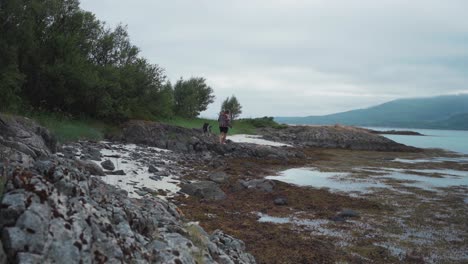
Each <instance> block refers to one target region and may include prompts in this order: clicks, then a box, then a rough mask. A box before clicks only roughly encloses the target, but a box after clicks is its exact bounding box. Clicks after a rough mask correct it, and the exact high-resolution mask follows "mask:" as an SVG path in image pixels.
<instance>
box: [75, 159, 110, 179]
mask: <svg viewBox="0 0 468 264" xmlns="http://www.w3.org/2000/svg"><path fill="white" fill-rule="evenodd" d="M75 162H76V163H77V164H78V165H79V166H80V167H82V168H83V169H84V170H85V171H87V172H88V173H89V174H91V175H95V176H106V174H105V173H104V171H103V170H102V168H101V167H100V166H99V165H97V164H96V163H94V162H92V161H90V160H77V161H75Z"/></svg>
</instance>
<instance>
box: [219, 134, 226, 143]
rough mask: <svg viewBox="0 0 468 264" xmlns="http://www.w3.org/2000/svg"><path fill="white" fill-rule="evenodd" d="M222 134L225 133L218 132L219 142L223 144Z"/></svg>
mask: <svg viewBox="0 0 468 264" xmlns="http://www.w3.org/2000/svg"><path fill="white" fill-rule="evenodd" d="M224 135H225V134H224V133H223V132H221V133H220V134H219V144H223V142H224V139H223V138H224Z"/></svg>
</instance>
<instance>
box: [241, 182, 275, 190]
mask: <svg viewBox="0 0 468 264" xmlns="http://www.w3.org/2000/svg"><path fill="white" fill-rule="evenodd" d="M241 184H242V186H244V188H247V189H256V190H260V191H263V192H269V193H270V192H273V189H274V187H275V182H273V181H272V180H267V179H256V180H250V181H241Z"/></svg>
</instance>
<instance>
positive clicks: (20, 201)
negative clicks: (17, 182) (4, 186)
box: [0, 190, 26, 228]
mask: <svg viewBox="0 0 468 264" xmlns="http://www.w3.org/2000/svg"><path fill="white" fill-rule="evenodd" d="M25 202H26V195H25V193H24V191H20V190H17V191H13V192H8V193H6V194H5V195H4V196H3V199H2V201H1V203H0V205H1V207H2V208H3V209H2V210H0V228H2V227H3V226H11V225H14V224H15V222H16V219H18V217H19V216H20V215H21V214H22V213H23V212H24V210H26V204H25Z"/></svg>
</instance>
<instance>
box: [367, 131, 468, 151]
mask: <svg viewBox="0 0 468 264" xmlns="http://www.w3.org/2000/svg"><path fill="white" fill-rule="evenodd" d="M369 128H370V129H374V130H380V131H381V130H411V131H416V132H419V133H421V134H424V135H426V136H402V135H383V136H385V137H387V138H389V139H391V140H394V141H396V142H398V143H402V144H405V145H410V146H414V147H418V148H441V149H446V150H450V151H455V152H459V153H463V154H468V131H466V130H435V129H404V128H382V127H369Z"/></svg>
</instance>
